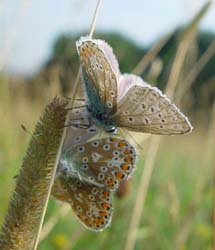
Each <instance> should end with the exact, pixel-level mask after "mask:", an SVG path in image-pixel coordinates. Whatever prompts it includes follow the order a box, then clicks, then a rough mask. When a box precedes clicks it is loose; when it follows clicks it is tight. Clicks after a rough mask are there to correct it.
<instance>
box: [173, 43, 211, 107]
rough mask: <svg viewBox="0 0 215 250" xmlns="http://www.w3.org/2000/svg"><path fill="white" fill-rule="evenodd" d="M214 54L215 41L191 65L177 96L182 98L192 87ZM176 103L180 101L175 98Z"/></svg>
mask: <svg viewBox="0 0 215 250" xmlns="http://www.w3.org/2000/svg"><path fill="white" fill-rule="evenodd" d="M214 52H215V41H213V42H212V43H211V44H210V46H209V47H208V48H207V50H206V51H205V52H204V54H203V55H202V56H201V57H200V58H199V60H198V61H197V63H196V64H195V65H193V67H192V69H191V71H190V72H189V73H188V75H187V76H186V77H185V79H184V80H182V82H183V83H184V84H183V87H182V86H181V87H180V88H179V90H178V93H179V92H180V93H179V94H178V96H180V97H183V96H184V94H185V93H186V92H187V91H188V89H189V88H190V87H191V86H192V84H193V82H194V81H195V80H196V78H197V76H198V75H199V73H200V72H201V71H202V69H203V68H204V67H205V65H206V64H207V63H208V61H209V60H210V59H211V57H212V56H213V55H214ZM176 102H177V103H178V102H180V100H179V99H178V98H177V97H176Z"/></svg>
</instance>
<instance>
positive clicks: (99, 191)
mask: <svg viewBox="0 0 215 250" xmlns="http://www.w3.org/2000/svg"><path fill="white" fill-rule="evenodd" d="M52 195H53V196H54V197H55V198H56V199H58V200H61V201H63V202H66V203H69V204H70V205H71V207H72V209H73V211H74V213H75V215H76V216H77V217H78V219H79V220H80V221H81V223H82V224H83V225H84V226H85V227H86V228H88V229H90V230H93V231H102V230H103V229H105V228H106V227H107V226H108V225H109V224H110V223H111V216H112V197H111V191H110V190H108V189H106V188H103V187H98V186H96V185H93V184H89V183H87V182H83V181H81V180H80V179H79V178H78V177H77V176H75V175H73V176H63V175H61V176H59V177H58V178H57V179H56V180H55V182H54V185H53V188H52Z"/></svg>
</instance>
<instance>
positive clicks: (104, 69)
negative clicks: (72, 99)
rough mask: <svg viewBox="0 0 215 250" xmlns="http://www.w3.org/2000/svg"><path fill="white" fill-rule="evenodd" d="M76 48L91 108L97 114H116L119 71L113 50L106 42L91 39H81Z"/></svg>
mask: <svg viewBox="0 0 215 250" xmlns="http://www.w3.org/2000/svg"><path fill="white" fill-rule="evenodd" d="M76 46H77V50H78V54H79V57H80V62H81V66H82V74H83V80H84V84H85V86H86V91H87V95H88V99H89V105H90V108H91V109H93V111H94V112H95V113H102V112H106V113H109V114H112V113H114V112H115V110H116V105H117V78H118V75H119V69H118V64H117V61H116V58H115V56H114V55H113V52H112V49H111V48H110V46H109V45H107V44H106V43H105V42H104V41H101V40H94V39H90V38H89V37H83V38H81V39H80V40H79V41H78V42H77V44H76Z"/></svg>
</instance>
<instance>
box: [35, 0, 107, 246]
mask: <svg viewBox="0 0 215 250" xmlns="http://www.w3.org/2000/svg"><path fill="white" fill-rule="evenodd" d="M101 2H102V0H98V1H97V5H96V9H95V12H94V16H93V21H92V25H91V27H90V32H89V35H90V36H92V35H93V32H94V29H95V24H96V19H97V16H98V12H99V8H100V6H101ZM80 74H81V69H80V68H79V71H78V74H77V77H76V80H75V84H74V87H73V92H72V94H71V105H72V106H73V104H74V99H75V96H76V93H77V89H78V82H79V79H80ZM68 121H69V115H67V118H66V123H65V124H67V123H68ZM66 132H67V127H65V128H64V130H63V135H62V137H61V141H60V144H59V148H58V152H57V157H56V160H55V165H54V168H53V172H52V176H51V180H50V183H49V187H48V191H47V195H46V198H45V204H44V208H43V212H42V216H41V220H40V224H39V227H38V231H37V233H36V237H35V241H34V247H33V250H36V249H37V247H38V244H39V237H40V233H41V230H42V225H43V222H44V218H45V214H46V210H47V206H48V201H49V197H50V194H51V189H52V185H53V183H54V179H55V174H56V171H57V166H58V163H59V160H60V155H61V150H62V146H63V143H64V140H65V137H66Z"/></svg>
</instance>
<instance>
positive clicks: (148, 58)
mask: <svg viewBox="0 0 215 250" xmlns="http://www.w3.org/2000/svg"><path fill="white" fill-rule="evenodd" d="M172 34H173V32H172V31H171V32H169V33H168V34H167V35H165V36H164V37H163V38H162V39H161V40H160V41H159V43H157V44H156V45H155V46H154V47H152V48H151V49H150V50H149V51H148V53H147V54H146V55H145V56H144V57H143V58H142V59H141V60H140V61H139V63H138V64H137V66H136V67H135V68H134V69H133V74H136V75H141V74H142V73H143V72H144V71H145V69H146V68H147V67H148V66H149V64H150V63H151V62H152V61H153V60H154V59H155V57H156V56H157V54H158V53H159V51H160V50H161V49H162V48H163V47H164V45H165V44H166V43H167V42H168V41H169V39H170V37H171V36H172Z"/></svg>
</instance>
